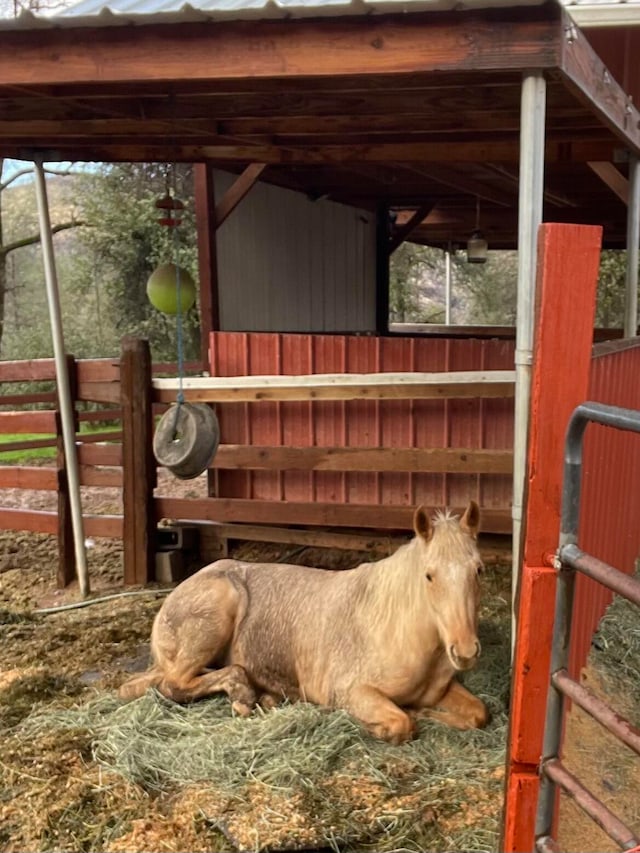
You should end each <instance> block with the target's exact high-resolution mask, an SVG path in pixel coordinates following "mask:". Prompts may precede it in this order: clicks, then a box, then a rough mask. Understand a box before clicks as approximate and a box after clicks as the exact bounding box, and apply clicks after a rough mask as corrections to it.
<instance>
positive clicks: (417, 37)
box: [0, 0, 640, 248]
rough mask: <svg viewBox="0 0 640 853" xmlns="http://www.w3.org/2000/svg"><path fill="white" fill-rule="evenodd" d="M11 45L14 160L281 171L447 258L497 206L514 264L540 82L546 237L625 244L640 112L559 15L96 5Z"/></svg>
mask: <svg viewBox="0 0 640 853" xmlns="http://www.w3.org/2000/svg"><path fill="white" fill-rule="evenodd" d="M196 6H197V8H196ZM145 10H146V11H145ZM249 18H250V20H249ZM114 24H117V26H113V25H114ZM0 47H1V48H2V49H1V50H0V157H12V158H18V159H31V158H32V157H34V156H38V157H44V158H45V159H60V160H80V161H107V162H109V161H111V162H117V161H143V162H148V161H165V162H172V161H186V162H207V163H211V164H213V165H215V166H218V167H221V168H225V169H227V170H230V171H236V172H238V173H239V172H241V171H242V170H243V169H244V168H245V167H246V166H247V165H248V164H252V163H256V164H266V169H265V171H264V172H263V173H262V175H261V179H264V180H267V181H269V182H272V183H275V184H279V185H282V186H286V187H290V188H292V189H297V190H301V191H303V192H305V193H306V194H307V195H309V196H310V197H312V198H318V197H329V198H332V199H334V200H336V201H341V202H345V203H348V204H354V205H359V206H362V207H364V208H367V209H376V208H377V207H379V206H385V207H395V208H397V209H400V210H403V211H407V210H408V211H411V210H421V211H423V212H424V217H423V223H422V225H421V226H420V227H419V228H418V230H417V231H415V232H414V235H413V236H414V237H415V238H416V239H419V240H421V241H423V242H429V243H432V244H435V245H444V244H446V243H449V242H458V243H460V242H463V241H466V238H467V236H468V234H469V233H470V231H472V230H473V228H474V227H475V224H476V218H477V215H478V214H477V211H478V206H479V208H480V220H481V222H480V224H481V227H482V228H483V230H484V231H485V232H486V234H487V236H488V239H489V243H490V245H491V246H492V247H495V248H498V247H510V246H514V245H515V243H516V236H517V222H518V180H519V178H518V169H519V150H520V138H519V134H520V94H521V85H522V77H523V74H525V73H527V72H528V71H530V70H531V69H537V70H539V71H540V72H541V73H542V74H543V75H544V76H545V78H546V81H547V111H546V128H547V149H546V162H545V214H544V216H545V219H547V220H549V221H569V222H590V223H592V222H593V223H598V224H603V226H604V234H605V241H606V242H607V243H608V244H609V245H612V246H615V245H618V246H624V245H625V242H626V219H627V215H626V213H627V209H626V201H625V197H626V193H627V161H628V157H629V153H630V152H632V153H637V154H638V153H640V129H639V128H640V113H638V111H637V109H636V107H635V106H634V102H633V99H632V98H631V97H630V96H629V94H628V91H625V89H624V88H623V87H622V86H620V85H619V84H618V83H617V82H616V80H615V79H614V75H613V74H612V73H611V72H610V71H609V70H608V69H607V68H606V67H605V65H604V64H603V62H602V60H601V58H600V57H599V56H598V55H597V54H596V53H595V51H594V50H593V48H592V47H591V45H590V44H589V41H588V39H587V37H586V35H585V34H584V33H582V32H581V30H580V29H579V28H578V27H576V26H575V25H574V24H573V23H572V21H571V19H570V18H568V17H567V15H566V13H565V12H564V11H563V9H562V8H561V6H560V5H559V4H557V3H555V2H551V3H550V2H546V3H533V4H530V5H523V4H522V3H519V4H516V5H514V4H505V3H504V2H503V0H467V2H466V3H465V4H464V6H461V4H460V3H458V2H455V0H346V2H340V3H338V2H336V0H306V2H305V0H290V2H287V0H278V2H276V0H198V2H197V3H196V2H192V4H187V5H184V4H181V2H180V0H109V2H108V4H107V5H105V4H104V2H103V0H102V2H101V0H81V3H79V4H78V5H76V6H75V7H73V8H72V9H70V10H66V11H65V12H64V13H60V14H58V15H56V16H55V17H47V16H45V15H37V16H33V15H31V16H30V17H29V16H27V17H24V16H21V18H20V19H19V20H18V21H17V22H15V23H14V24H13V25H10V23H9V22H3V28H2V30H1V31H0ZM16 57H19V61H16ZM639 94H640V93H639ZM404 216H406V214H404ZM400 221H402V217H401V219H400Z"/></svg>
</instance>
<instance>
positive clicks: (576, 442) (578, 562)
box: [536, 403, 640, 853]
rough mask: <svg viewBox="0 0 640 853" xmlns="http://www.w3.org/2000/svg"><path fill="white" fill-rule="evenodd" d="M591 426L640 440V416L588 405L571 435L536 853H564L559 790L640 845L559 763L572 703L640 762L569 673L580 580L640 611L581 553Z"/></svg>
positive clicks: (625, 587) (638, 740)
mask: <svg viewBox="0 0 640 853" xmlns="http://www.w3.org/2000/svg"><path fill="white" fill-rule="evenodd" d="M590 422H593V423H598V424H602V425H604V426H609V427H613V428H614V429H620V430H629V431H632V432H636V433H640V412H638V411H633V410H631V409H622V408H618V407H615V406H605V405H602V404H600V403H583V404H582V405H580V406H578V407H577V408H576V409H575V411H574V412H573V415H572V417H571V420H570V421H569V425H568V427H567V434H566V441H565V457H564V482H563V490H562V509H561V528H560V540H559V548H558V552H557V556H556V564H555V568H556V571H557V586H556V607H555V623H554V631H553V643H552V650H551V690H549V693H548V697H547V713H546V721H545V733H544V743H543V753H542V755H543V757H542V762H541V764H540V777H541V781H540V793H539V798H538V810H537V818H536V849H537V850H538V851H539V853H557V851H559V850H560V848H559V847H558V845H557V842H556V841H555V840H554V839H553V837H552V833H553V828H554V822H555V809H556V804H557V800H558V797H557V792H558V789H560V790H562V791H564V792H566V793H567V794H568V795H569V796H570V797H572V798H573V799H574V800H575V802H576V803H577V805H579V806H580V808H582V809H583V811H585V812H586V814H588V815H589V816H590V817H591V818H592V819H593V820H594V821H595V822H596V823H597V824H598V825H599V826H600V827H601V828H602V829H603V830H604V831H605V832H606V833H607V835H608V836H609V837H610V838H612V839H613V840H614V841H615V842H616V843H617V844H618V845H619V846H620V847H621V848H622V849H623V850H632V849H634V848H637V847H638V845H639V844H640V841H639V839H638V838H637V837H636V836H635V835H634V833H633V832H632V830H631V829H629V827H628V826H626V825H625V824H624V823H623V821H622V820H620V819H619V818H618V817H617V816H616V815H615V814H614V813H613V812H612V811H611V810H610V809H609V808H608V807H607V806H605V805H604V803H602V802H601V801H600V800H599V799H598V798H597V797H596V796H595V795H594V794H593V793H592V792H591V791H589V790H588V789H587V788H586V787H585V786H584V785H583V784H582V783H581V782H580V781H579V780H578V779H577V778H576V777H575V776H574V775H573V774H572V773H571V772H570V771H569V770H568V769H567V768H566V767H565V765H564V764H563V762H562V760H561V759H560V757H559V754H560V748H561V737H562V729H563V716H564V707H565V699H567V698H568V699H570V700H571V701H573V702H575V703H576V705H578V707H580V708H582V709H583V710H584V711H586V713H588V714H590V715H591V716H592V717H593V718H594V719H595V720H597V721H598V722H599V723H600V724H601V725H602V726H604V728H606V729H607V730H608V731H609V732H611V733H612V734H613V735H614V736H615V737H617V738H618V739H619V740H620V741H622V742H623V743H625V744H626V745H627V746H628V747H630V748H631V749H632V750H634V751H635V752H636V753H638V755H640V731H638V729H636V728H634V727H633V726H632V725H631V724H630V723H629V721H628V720H625V719H624V718H622V717H620V716H618V714H617V713H616V712H615V711H614V710H613V709H612V708H610V707H609V706H608V705H607V704H606V703H605V702H603V701H602V700H601V699H599V698H598V697H597V696H595V694H593V693H592V692H591V691H590V690H587V689H586V688H585V687H583V686H582V685H581V684H579V683H578V682H577V681H575V680H574V679H572V678H571V677H570V676H569V674H568V672H567V665H568V661H569V641H570V638H571V616H572V606H573V592H574V586H575V578H576V572H582V573H583V574H585V575H587V576H588V577H590V578H592V579H593V580H595V581H597V582H598V583H601V584H603V585H604V586H606V587H607V588H608V589H610V590H612V591H613V592H615V593H617V594H618V595H622V596H624V597H625V598H627V599H628V600H629V601H632V602H634V603H635V604H636V605H638V606H639V607H640V581H638V580H636V579H635V578H633V577H629V576H628V575H626V574H624V573H623V572H620V571H618V570H617V569H616V568H614V567H613V566H610V565H608V564H607V563H604V562H602V561H601V560H598V559H597V558H596V557H593V556H591V555H590V554H586V553H585V552H583V551H582V550H580V548H579V547H578V524H579V517H580V495H581V486H582V456H583V439H584V433H585V430H586V427H587V425H588V424H589V423H590Z"/></svg>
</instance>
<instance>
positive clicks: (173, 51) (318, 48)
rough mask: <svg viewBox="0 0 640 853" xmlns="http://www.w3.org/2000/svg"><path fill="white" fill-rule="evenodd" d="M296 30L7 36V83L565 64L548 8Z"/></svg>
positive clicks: (238, 26)
mask: <svg viewBox="0 0 640 853" xmlns="http://www.w3.org/2000/svg"><path fill="white" fill-rule="evenodd" d="M550 18H551V19H550ZM294 27H295V38H293V37H292V35H293V32H292V22H291V21H287V20H278V21H266V20H265V21H250V22H249V21H234V22H228V23H223V22H220V21H218V22H216V25H215V26H203V25H202V24H201V23H186V24H182V25H174V26H172V27H167V26H163V25H149V26H122V27H118V28H117V29H114V28H113V27H105V28H95V29H94V28H75V29H60V30H50V29H47V30H33V31H28V32H24V31H23V32H6V33H3V45H4V50H3V51H2V53H1V54H0V80H2V81H3V84H4V85H7V86H8V85H16V86H38V85H42V84H45V85H52V84H64V83H67V82H69V83H74V84H82V83H93V84H95V85H98V86H99V85H101V84H104V83H110V82H116V83H120V82H127V81H129V82H130V83H131V84H133V83H143V82H148V81H158V82H163V83H164V82H165V81H167V80H172V79H175V80H184V81H188V80H197V81H203V80H215V81H221V80H226V79H239V78H245V77H252V78H276V79H283V78H285V79H286V78H289V77H294V78H296V77H310V78H331V77H334V76H336V75H365V76H368V75H371V74H381V73H384V74H414V73H424V72H428V71H437V72H447V71H461V70H464V71H481V70H486V71H501V70H516V71H517V70H520V69H525V68H529V67H532V66H534V67H538V68H545V67H548V68H552V67H554V66H556V65H557V62H558V51H559V43H560V39H561V36H562V30H561V29H560V20H559V18H558V17H557V14H553V15H550V13H549V8H548V7H547V8H545V9H544V10H543V11H540V10H539V9H537V8H534V7H531V8H529V9H520V10H519V14H518V18H517V19H514V18H513V16H510V15H509V14H508V13H505V14H504V16H503V17H502V18H500V17H497V16H496V15H492V16H481V15H478V14H474V15H458V14H442V15H436V14H434V13H428V14H411V15H403V16H401V17H400V16H370V17H362V16H359V17H357V18H355V17H354V18H351V17H341V18H335V19H326V20H322V19H316V20H296V21H295V22H294ZM16 53H19V56H20V62H16V61H15V57H16ZM61 55H64V57H65V61H64V62H60V56H61ZM155 57H162V61H155V59H154V58H155Z"/></svg>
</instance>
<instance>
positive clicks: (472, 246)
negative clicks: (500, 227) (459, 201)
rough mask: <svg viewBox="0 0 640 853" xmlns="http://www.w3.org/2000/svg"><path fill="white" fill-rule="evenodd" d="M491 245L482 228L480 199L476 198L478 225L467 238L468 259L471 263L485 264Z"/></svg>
mask: <svg viewBox="0 0 640 853" xmlns="http://www.w3.org/2000/svg"><path fill="white" fill-rule="evenodd" d="M488 248H489V246H488V243H487V241H486V240H485V238H484V234H483V233H482V231H481V230H480V199H479V198H476V227H475V229H474V230H473V232H472V234H471V236H470V237H469V239H468V240H467V261H468V263H470V264H484V263H486V261H487V250H488Z"/></svg>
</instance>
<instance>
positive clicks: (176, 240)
mask: <svg viewBox="0 0 640 853" xmlns="http://www.w3.org/2000/svg"><path fill="white" fill-rule="evenodd" d="M175 177H176V175H175V168H174V170H173V181H174V195H175ZM171 227H172V228H173V261H174V264H175V268H176V299H177V301H178V311H177V314H176V342H177V345H178V396H177V397H176V411H175V416H174V419H173V430H172V435H173V441H175V440H176V438H177V437H178V418H179V417H180V407H181V406H182V405H183V404H184V389H183V380H184V340H183V329H182V301H181V298H180V297H181V293H180V264H179V260H180V257H179V255H180V235H179V234H178V225H177V223H176V222H174V224H173V225H172V226H171Z"/></svg>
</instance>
